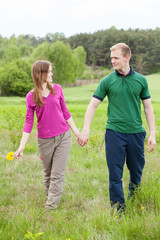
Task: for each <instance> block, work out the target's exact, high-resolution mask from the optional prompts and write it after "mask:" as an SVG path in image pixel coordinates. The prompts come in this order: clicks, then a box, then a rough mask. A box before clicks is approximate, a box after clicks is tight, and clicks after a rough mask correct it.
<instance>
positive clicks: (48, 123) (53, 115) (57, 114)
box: [23, 84, 71, 138]
mask: <svg viewBox="0 0 160 240" xmlns="http://www.w3.org/2000/svg"><path fill="white" fill-rule="evenodd" d="M54 90H55V93H56V94H55V95H54V94H53V93H52V92H50V94H49V95H48V97H43V100H44V103H45V104H44V105H43V106H42V107H40V108H38V107H37V106H36V105H35V103H34V100H33V91H32V90H31V91H30V92H29V93H28V94H27V95H26V108H27V112H26V120H25V124H24V127H23V131H24V132H27V133H30V132H31V131H32V128H33V122H34V111H36V116H37V136H38V137H39V138H50V137H55V136H58V135H60V134H62V133H64V132H66V131H68V130H69V125H68V123H67V120H68V119H69V118H70V117H71V114H70V112H69V111H68V109H67V107H66V103H65V100H64V96H63V91H62V87H61V86H60V85H59V84H54Z"/></svg>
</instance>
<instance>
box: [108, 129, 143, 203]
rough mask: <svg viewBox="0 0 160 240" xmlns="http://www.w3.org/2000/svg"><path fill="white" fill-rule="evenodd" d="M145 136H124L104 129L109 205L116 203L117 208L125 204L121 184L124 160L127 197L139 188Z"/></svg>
mask: <svg viewBox="0 0 160 240" xmlns="http://www.w3.org/2000/svg"><path fill="white" fill-rule="evenodd" d="M145 136H146V132H142V133H133V134H126V133H119V132H116V131H113V130H110V129H106V135H105V147H106V159H107V165H108V170H109V194H110V201H111V205H113V204H115V203H118V204H119V206H123V205H124V203H125V199H124V192H123V184H122V177H123V167H124V163H125V159H126V164H127V167H128V169H129V172H130V183H129V194H128V196H131V195H132V194H133V193H134V190H135V189H136V188H137V187H138V186H140V183H141V177H142V171H143V168H144V165H145V158H144V139H145Z"/></svg>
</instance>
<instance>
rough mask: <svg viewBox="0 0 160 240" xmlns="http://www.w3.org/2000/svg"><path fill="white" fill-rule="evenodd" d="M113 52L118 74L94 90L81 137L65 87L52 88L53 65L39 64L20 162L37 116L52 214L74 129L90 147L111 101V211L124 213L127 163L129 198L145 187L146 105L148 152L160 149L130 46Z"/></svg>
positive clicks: (120, 46)
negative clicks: (97, 120) (100, 110)
mask: <svg viewBox="0 0 160 240" xmlns="http://www.w3.org/2000/svg"><path fill="white" fill-rule="evenodd" d="M110 51H111V62H112V65H113V68H114V71H113V72H112V73H111V74H109V75H107V76H105V77H104V78H103V79H102V80H101V82H100V83H99V85H98V87H97V89H96V90H95V93H94V95H93V97H92V99H91V101H90V103H89V105H88V108H87V111H86V114H85V120H84V127H83V130H82V132H81V133H79V131H78V129H77V127H76V125H75V123H74V121H73V119H72V116H71V114H70V112H69V111H68V109H67V107H66V103H65V99H64V96H63V90H62V87H61V86H60V85H59V84H53V83H52V75H53V74H52V64H51V63H50V62H48V61H42V60H40V61H36V62H35V63H34V64H33V66H32V79H33V83H34V89H33V90H31V91H30V92H29V93H28V94H27V95H26V108H27V111H26V118H25V124H24V128H23V135H22V139H21V142H20V146H19V148H18V149H17V151H16V152H15V158H19V157H20V156H21V155H22V153H23V150H24V147H25V145H26V143H27V140H28V137H29V135H30V133H31V131H32V127H33V122H34V112H36V116H37V139H38V150H39V156H40V159H41V161H42V164H43V169H44V186H45V190H46V194H47V201H46V203H45V208H47V209H55V208H57V207H58V206H59V204H60V199H61V195H62V191H63V182H64V176H65V171H66V166H67V161H68V157H69V150H70V144H71V134H70V129H71V130H72V131H73V133H74V134H75V135H76V137H77V141H78V143H79V145H81V146H85V145H86V144H87V142H88V140H89V129H90V125H91V121H92V118H93V116H94V114H95V111H96V109H97V107H98V105H99V104H100V102H101V101H103V99H104V98H105V97H106V96H107V97H108V110H107V125H106V133H105V150H106V159H107V165H108V170H109V194H110V202H111V206H115V205H116V207H117V210H118V211H121V210H122V209H123V210H124V207H125V199H124V192H123V184H122V176H123V167H124V164H125V160H126V164H127V167H128V170H129V172H130V182H129V194H128V197H131V196H132V195H133V194H134V192H135V190H136V189H137V188H138V187H139V186H140V183H141V177H142V172H143V168H144V165H145V157H144V140H145V135H146V132H145V129H144V127H143V125H142V119H141V101H142V103H143V107H144V112H145V116H146V119H147V123H148V127H149V133H150V135H149V138H148V148H149V150H148V151H149V152H151V151H153V150H154V148H155V146H156V140H155V120H154V112H153V108H152V104H151V100H150V94H149V89H148V84H147V80H146V78H145V77H144V76H143V75H141V74H139V73H137V72H135V71H134V70H133V69H132V67H131V66H130V65H129V61H130V57H131V50H130V48H129V47H128V46H127V45H126V44H125V43H118V44H116V45H114V46H112V47H111V48H110Z"/></svg>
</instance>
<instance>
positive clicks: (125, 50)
mask: <svg viewBox="0 0 160 240" xmlns="http://www.w3.org/2000/svg"><path fill="white" fill-rule="evenodd" d="M118 49H119V50H121V52H122V55H123V56H124V57H125V56H126V55H129V56H130V57H131V49H130V48H129V47H128V45H127V44H125V43H117V44H115V45H113V46H112V47H111V48H110V51H115V50H118Z"/></svg>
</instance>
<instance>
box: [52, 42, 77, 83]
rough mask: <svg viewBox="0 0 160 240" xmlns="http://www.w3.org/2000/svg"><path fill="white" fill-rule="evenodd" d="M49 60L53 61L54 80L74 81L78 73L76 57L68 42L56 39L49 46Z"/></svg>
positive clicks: (58, 81)
mask: <svg viewBox="0 0 160 240" xmlns="http://www.w3.org/2000/svg"><path fill="white" fill-rule="evenodd" d="M49 60H50V61H51V62H52V63H53V67H54V74H53V79H54V82H57V83H60V84H63V85H64V84H67V83H74V82H75V81H76V77H77V74H78V72H77V71H78V59H77V57H76V56H75V55H74V54H73V52H72V50H71V47H70V46H69V45H68V44H65V43H63V42H60V41H57V42H56V43H53V44H52V45H51V47H50V55H49Z"/></svg>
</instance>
